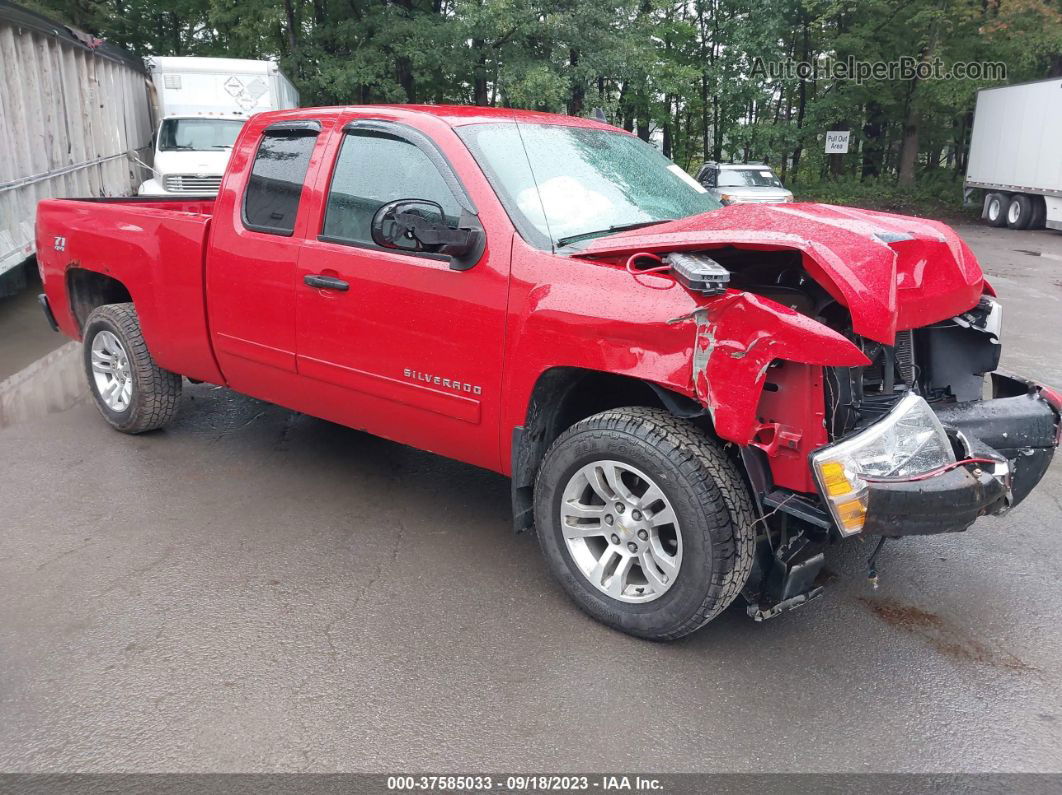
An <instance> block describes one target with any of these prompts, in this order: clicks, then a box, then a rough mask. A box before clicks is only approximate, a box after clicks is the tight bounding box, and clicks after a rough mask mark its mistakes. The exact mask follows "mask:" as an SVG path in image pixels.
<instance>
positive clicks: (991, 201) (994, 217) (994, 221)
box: [985, 193, 1010, 226]
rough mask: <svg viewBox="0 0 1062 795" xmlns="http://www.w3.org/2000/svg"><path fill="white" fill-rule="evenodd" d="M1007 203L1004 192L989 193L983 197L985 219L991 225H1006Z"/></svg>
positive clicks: (1008, 201) (1008, 202)
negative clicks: (986, 196)
mask: <svg viewBox="0 0 1062 795" xmlns="http://www.w3.org/2000/svg"><path fill="white" fill-rule="evenodd" d="M1009 204H1010V200H1009V199H1008V198H1007V196H1006V194H1005V193H989V194H988V198H986V199H985V220H986V221H988V223H989V224H990V225H991V226H1006V225H1007V207H1008V206H1009Z"/></svg>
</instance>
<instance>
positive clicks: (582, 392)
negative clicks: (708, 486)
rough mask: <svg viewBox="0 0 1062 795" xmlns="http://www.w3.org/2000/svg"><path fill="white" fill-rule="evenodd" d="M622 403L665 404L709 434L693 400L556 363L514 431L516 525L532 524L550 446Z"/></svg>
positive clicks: (631, 379)
mask: <svg viewBox="0 0 1062 795" xmlns="http://www.w3.org/2000/svg"><path fill="white" fill-rule="evenodd" d="M621 406H652V407H655V408H663V409H666V410H667V411H669V412H670V413H671V414H672V415H674V416H675V417H678V418H681V419H695V421H696V422H697V423H698V424H703V425H704V426H705V429H706V431H708V432H711V419H710V418H709V416H708V412H707V410H706V409H705V408H704V407H703V406H701V405H700V404H699V403H697V402H696V401H695V400H693V399H692V398H689V397H687V396H686V395H682V394H680V393H678V392H675V391H673V390H671V389H668V388H666V387H663V386H660V385H659V384H656V383H653V382H651V381H647V380H644V379H641V378H637V377H634V376H627V375H617V374H616V373H609V372H603V371H600V370H591V369H586V368H582V367H553V368H550V369H548V370H546V371H544V372H543V373H542V374H541V375H540V376H539V377H538V380H537V381H536V382H535V386H534V388H533V389H532V391H531V398H530V400H529V401H528V405H527V412H526V415H525V418H524V424H523V425H519V426H517V427H515V428H513V431H512V504H513V527H514V529H515V530H516V531H517V532H523V531H525V530H528V529H530V528H531V526H532V525H533V523H534V518H533V515H532V514H533V504H534V483H535V475H536V474H537V473H538V467H539V464H540V463H541V461H542V458H543V456H545V454H546V451H547V450H548V449H549V447H550V445H551V444H553V442H554V441H556V439H557V437H558V436H560V435H561V433H563V432H564V431H565V430H566V429H567V428H570V427H571V426H572V425H574V424H575V423H577V422H579V421H580V420H583V419H586V418H587V417H590V416H593V415H594V414H598V413H600V412H602V411H607V410H608V409H615V408H620V407H621Z"/></svg>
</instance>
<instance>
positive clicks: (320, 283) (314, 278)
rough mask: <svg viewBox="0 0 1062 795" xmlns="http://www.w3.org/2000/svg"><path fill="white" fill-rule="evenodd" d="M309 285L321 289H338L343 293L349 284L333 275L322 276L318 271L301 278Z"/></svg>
mask: <svg viewBox="0 0 1062 795" xmlns="http://www.w3.org/2000/svg"><path fill="white" fill-rule="evenodd" d="M302 280H303V281H304V282H306V284H308V285H310V287H320V288H321V289H322V290H339V292H341V293H345V292H346V291H347V290H349V289H350V285H349V284H348V283H347V282H345V281H343V280H342V279H337V278H336V277H334V276H322V275H321V274H320V273H310V274H307V275H306V276H304V277H303V279H302Z"/></svg>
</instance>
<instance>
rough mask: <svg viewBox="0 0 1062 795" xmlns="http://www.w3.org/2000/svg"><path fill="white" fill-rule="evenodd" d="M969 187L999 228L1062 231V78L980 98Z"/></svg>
mask: <svg viewBox="0 0 1062 795" xmlns="http://www.w3.org/2000/svg"><path fill="white" fill-rule="evenodd" d="M965 187H966V191H967V195H968V196H971V195H974V194H976V193H977V192H979V191H984V203H983V205H982V213H981V217H982V218H984V219H985V220H987V221H988V222H989V223H990V224H992V225H993V226H1009V227H1010V228H1011V229H1030V228H1032V229H1036V228H1042V227H1044V226H1046V227H1047V228H1048V229H1058V230H1062V78H1058V77H1054V78H1051V79H1049V80H1039V81H1036V82H1034V83H1022V84H1018V85H1013V86H1003V87H1001V88H986V89H983V90H982V91H980V92H979V93H978V94H977V108H976V110H975V111H974V125H973V137H972V139H971V141H970V158H969V162H968V163H967V166H966V182H965Z"/></svg>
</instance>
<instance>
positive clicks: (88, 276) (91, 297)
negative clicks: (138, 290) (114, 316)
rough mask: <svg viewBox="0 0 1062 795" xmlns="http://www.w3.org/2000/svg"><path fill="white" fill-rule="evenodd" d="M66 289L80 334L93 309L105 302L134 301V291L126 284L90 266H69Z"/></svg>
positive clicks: (122, 302) (120, 302) (121, 302)
mask: <svg viewBox="0 0 1062 795" xmlns="http://www.w3.org/2000/svg"><path fill="white" fill-rule="evenodd" d="M66 291H67V295H68V296H69V301H70V312H71V314H72V315H73V317H74V323H75V324H76V326H77V332H78V334H79V335H81V334H83V333H84V331H85V321H87V320H88V317H89V315H91V314H92V312H93V310H94V309H96V308H98V307H101V306H104V305H105V304H124V303H133V296H132V293H130V292H129V288H128V287H126V286H125V284H124V283H123V282H121V281H119V280H118V279H116V278H114V277H113V276H108V275H107V274H104V273H99V272H98V271H93V270H89V269H88V268H69V269H68V270H67V272H66Z"/></svg>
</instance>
